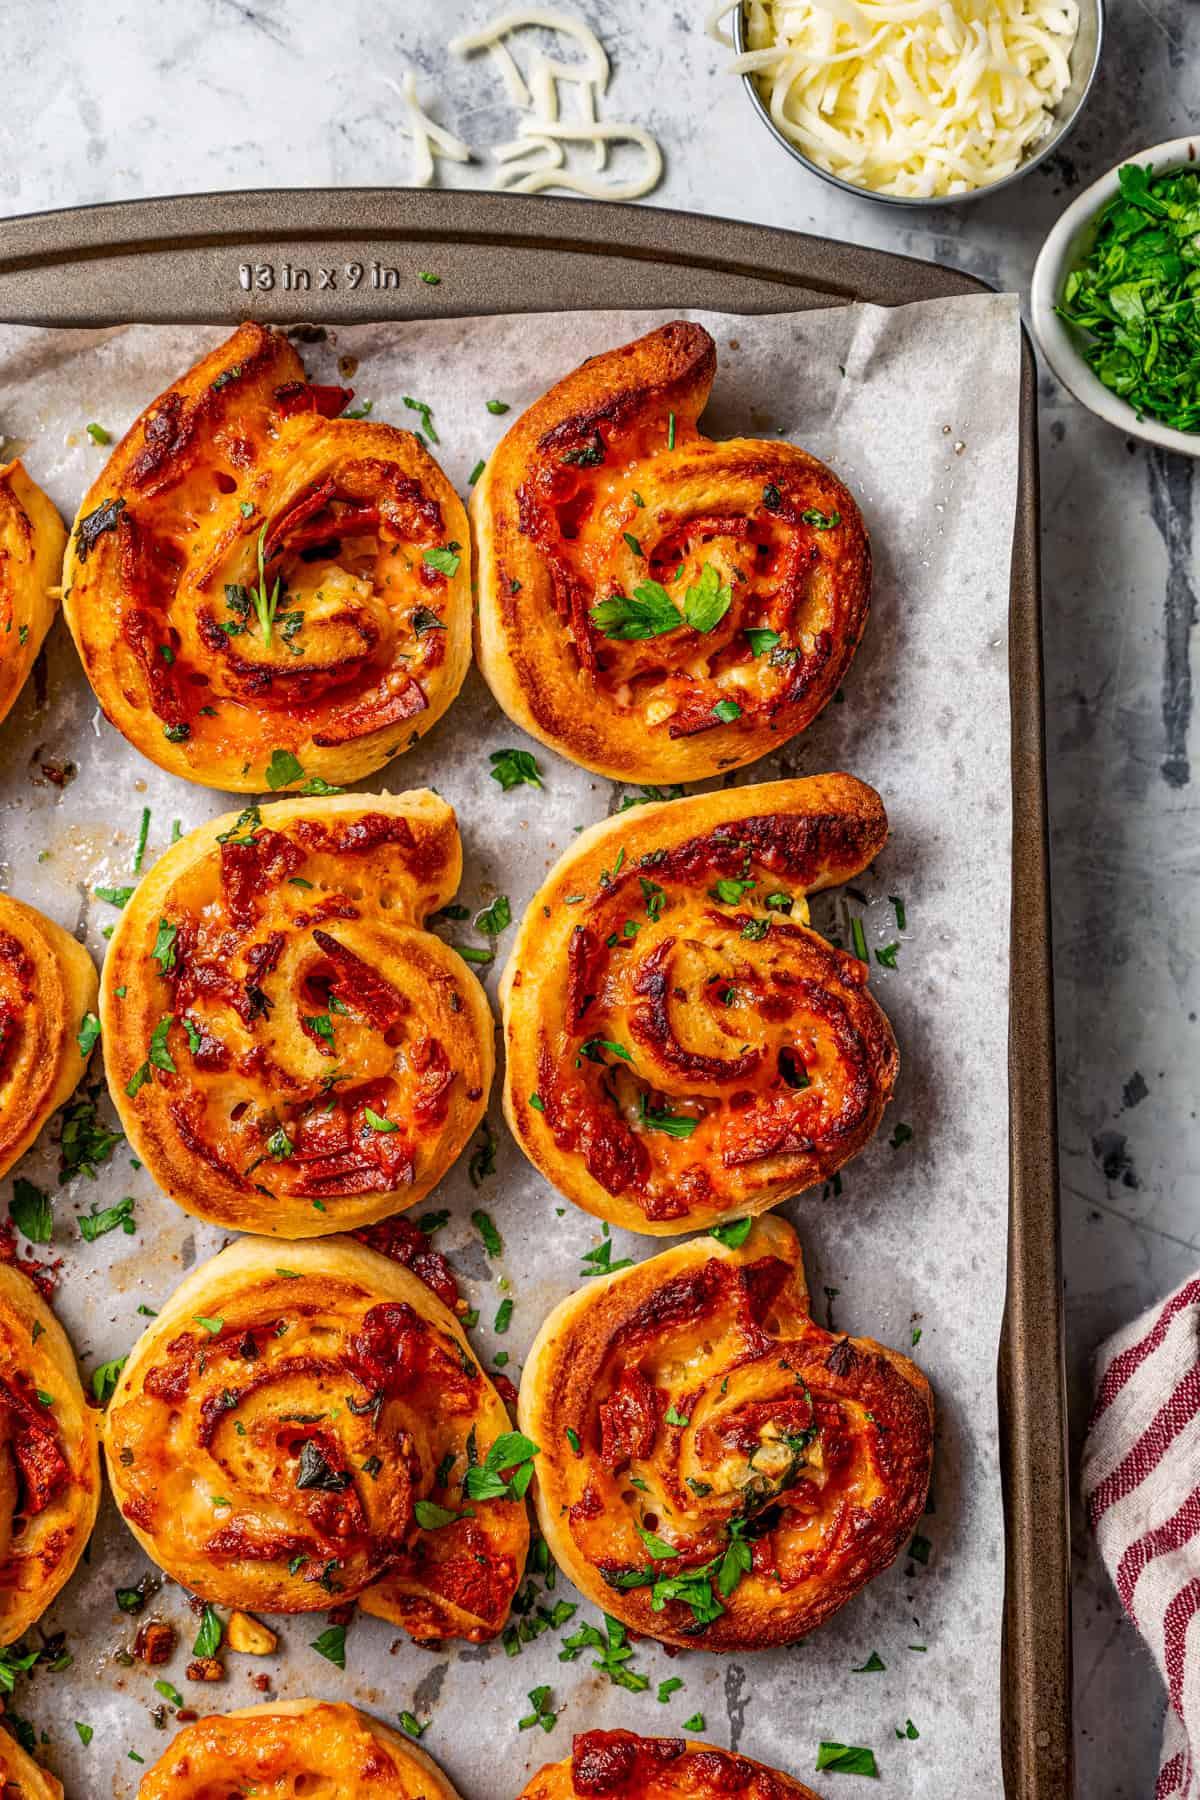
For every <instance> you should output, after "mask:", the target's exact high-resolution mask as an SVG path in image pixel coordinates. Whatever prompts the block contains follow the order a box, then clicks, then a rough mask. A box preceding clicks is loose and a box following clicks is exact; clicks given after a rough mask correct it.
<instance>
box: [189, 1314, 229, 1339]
mask: <svg viewBox="0 0 1200 1800" xmlns="http://www.w3.org/2000/svg"><path fill="white" fill-rule="evenodd" d="M192 1323H193V1324H194V1325H202V1326H203V1327H204V1329H205V1331H207V1332H208V1334H209V1336H210V1337H216V1336H217V1335H218V1333H219V1332H222V1331H224V1329H225V1321H224V1319H222V1318H220V1317H219V1316H218V1317H217V1318H209V1317H208V1316H207V1315H206V1314H204V1313H193V1314H192Z"/></svg>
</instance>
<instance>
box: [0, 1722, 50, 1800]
mask: <svg viewBox="0 0 1200 1800" xmlns="http://www.w3.org/2000/svg"><path fill="white" fill-rule="evenodd" d="M0 1795H2V1796H3V1800H63V1788H62V1782H61V1781H59V1780H57V1779H56V1777H55V1776H53V1775H51V1773H50V1771H49V1769H43V1768H42V1766H41V1764H40V1763H35V1762H34V1760H33V1758H32V1756H30V1755H29V1754H28V1753H27V1752H26V1751H24V1750H22V1748H21V1746H20V1744H18V1742H17V1740H16V1738H15V1737H13V1736H12V1734H11V1733H10V1732H8V1731H5V1730H3V1729H2V1728H0Z"/></svg>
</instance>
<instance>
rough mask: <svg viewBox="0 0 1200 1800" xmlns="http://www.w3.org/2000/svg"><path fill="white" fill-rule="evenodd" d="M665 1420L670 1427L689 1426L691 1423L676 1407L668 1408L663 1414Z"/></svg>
mask: <svg viewBox="0 0 1200 1800" xmlns="http://www.w3.org/2000/svg"><path fill="white" fill-rule="evenodd" d="M663 1418H664V1419H665V1420H666V1422H667V1424H668V1425H688V1424H690V1423H691V1421H690V1419H688V1418H687V1417H685V1415H684V1414H683V1413H681V1412H677V1411H676V1409H675V1407H674V1406H668V1408H667V1410H666V1412H665V1413H664V1414H663Z"/></svg>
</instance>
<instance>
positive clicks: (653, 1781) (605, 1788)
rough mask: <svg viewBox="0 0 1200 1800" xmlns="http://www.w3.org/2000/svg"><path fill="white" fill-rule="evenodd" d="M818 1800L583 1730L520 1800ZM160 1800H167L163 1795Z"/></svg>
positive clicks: (665, 1741)
mask: <svg viewBox="0 0 1200 1800" xmlns="http://www.w3.org/2000/svg"><path fill="white" fill-rule="evenodd" d="M732 1794H737V1795H740V1796H741V1797H742V1800H818V1797H817V1795H815V1794H814V1793H813V1791H812V1789H811V1788H806V1787H804V1786H803V1785H802V1784H801V1783H800V1782H798V1781H793V1780H792V1778H791V1776H790V1775H782V1774H780V1772H779V1770H778V1769H768V1768H767V1767H766V1766H765V1765H764V1764H763V1763H757V1762H751V1760H750V1758H749V1757H747V1756H734V1755H731V1754H730V1752H729V1751H727V1750H718V1749H717V1748H716V1746H715V1745H713V1744H702V1743H688V1742H686V1741H685V1740H684V1739H683V1738H654V1737H638V1736H636V1735H635V1734H634V1733H633V1732H632V1731H582V1732H580V1733H579V1734H578V1735H577V1736H576V1738H575V1740H574V1743H573V1745H572V1747H571V1754H570V1756H569V1757H567V1758H566V1759H565V1761H563V1762H557V1763H548V1764H547V1765H546V1767H545V1768H544V1769H540V1770H539V1771H538V1773H537V1774H536V1775H535V1776H534V1778H533V1780H532V1781H531V1782H530V1783H529V1785H528V1787H526V1788H524V1789H523V1790H522V1793H521V1797H520V1800H727V1797H728V1796H729V1795H732ZM164 1800H165V1797H164Z"/></svg>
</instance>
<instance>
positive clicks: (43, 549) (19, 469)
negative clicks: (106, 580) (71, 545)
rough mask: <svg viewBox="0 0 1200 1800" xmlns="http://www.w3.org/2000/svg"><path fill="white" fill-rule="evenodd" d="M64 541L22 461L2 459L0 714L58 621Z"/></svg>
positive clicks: (56, 519) (60, 528) (59, 524)
mask: <svg viewBox="0 0 1200 1800" xmlns="http://www.w3.org/2000/svg"><path fill="white" fill-rule="evenodd" d="M66 542H67V532H66V527H65V526H64V524H63V522H62V520H61V519H60V518H59V516H58V514H57V512H56V511H55V509H54V506H53V504H52V503H51V501H49V500H48V499H47V498H46V496H45V494H43V492H42V490H41V488H39V487H38V486H36V484H35V483H34V482H32V481H31V480H30V479H29V476H28V475H27V474H26V472H25V467H24V464H23V463H21V462H20V461H16V462H10V463H4V464H3V465H0V719H3V718H5V717H6V716H7V714H8V712H9V711H10V709H11V707H12V704H13V702H14V701H15V699H16V697H17V695H18V694H19V693H20V691H21V689H22V687H23V686H24V683H25V677H26V676H27V675H28V674H29V671H30V669H32V667H33V665H34V661H35V659H36V657H37V654H38V651H39V650H40V649H41V647H42V640H43V638H44V637H45V635H46V633H47V632H48V631H49V629H50V627H51V625H52V624H53V623H54V615H55V612H56V611H57V610H58V580H59V576H60V575H61V573H62V556H63V550H64V548H65V546H66Z"/></svg>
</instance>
